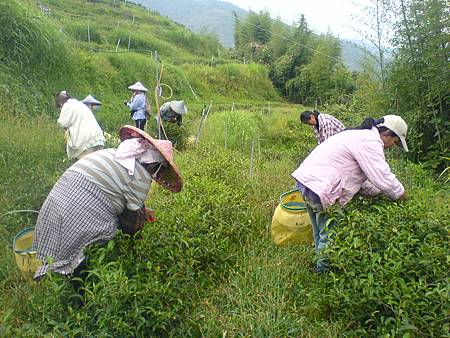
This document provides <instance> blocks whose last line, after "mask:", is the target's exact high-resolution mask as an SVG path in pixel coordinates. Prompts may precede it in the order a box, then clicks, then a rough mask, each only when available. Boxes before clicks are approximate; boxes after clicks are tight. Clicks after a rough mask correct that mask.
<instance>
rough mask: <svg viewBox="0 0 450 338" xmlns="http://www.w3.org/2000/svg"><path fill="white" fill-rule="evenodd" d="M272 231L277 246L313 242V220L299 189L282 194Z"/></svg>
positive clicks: (274, 215)
mask: <svg viewBox="0 0 450 338" xmlns="http://www.w3.org/2000/svg"><path fill="white" fill-rule="evenodd" d="M270 232H271V235H272V240H273V242H274V243H275V245H277V246H287V245H292V244H310V243H312V241H313V238H312V228H311V221H310V219H309V216H308V212H307V211H306V206H305V202H304V200H303V197H302V195H301V194H300V192H299V191H298V190H297V189H295V190H291V191H288V192H285V193H283V194H281V196H280V204H278V206H277V208H276V209H275V212H274V214H273V217H272V225H271V228H270Z"/></svg>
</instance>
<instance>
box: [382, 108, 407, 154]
mask: <svg viewBox="0 0 450 338" xmlns="http://www.w3.org/2000/svg"><path fill="white" fill-rule="evenodd" d="M383 119H384V122H382V123H380V124H377V127H386V128H388V129H389V130H392V131H393V132H394V133H395V135H397V136H398V138H399V139H400V141H401V142H402V148H403V149H404V150H405V151H408V146H407V144H406V133H407V132H408V125H407V124H406V122H405V121H404V120H403V119H402V118H401V117H400V116H398V115H385V116H383Z"/></svg>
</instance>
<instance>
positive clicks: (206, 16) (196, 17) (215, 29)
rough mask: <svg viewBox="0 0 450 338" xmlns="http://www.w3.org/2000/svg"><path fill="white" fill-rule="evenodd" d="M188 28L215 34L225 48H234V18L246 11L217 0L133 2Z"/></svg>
mask: <svg viewBox="0 0 450 338" xmlns="http://www.w3.org/2000/svg"><path fill="white" fill-rule="evenodd" d="M133 2H135V3H138V4H141V5H143V6H145V7H147V8H150V9H152V10H155V11H157V12H159V13H160V14H162V15H166V16H168V17H169V18H170V19H172V20H174V21H176V22H178V23H180V24H182V25H184V26H186V27H188V28H189V29H190V30H192V31H193V32H210V33H215V34H216V35H217V37H218V38H219V40H220V41H221V42H222V44H223V45H224V46H225V47H233V46H234V37H233V33H234V18H233V12H235V13H236V14H237V15H238V17H245V16H246V15H247V11H245V10H243V9H242V8H240V7H238V6H235V5H233V4H230V3H228V2H224V1H219V0H133Z"/></svg>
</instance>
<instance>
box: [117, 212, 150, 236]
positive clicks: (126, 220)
mask: <svg viewBox="0 0 450 338" xmlns="http://www.w3.org/2000/svg"><path fill="white" fill-rule="evenodd" d="M145 216H146V215H145V207H142V208H141V209H138V210H136V211H131V210H128V209H125V210H124V211H123V212H122V213H121V214H120V215H119V223H120V230H122V232H123V233H126V234H128V235H134V234H135V233H136V232H138V231H140V230H142V227H143V226H144V223H145Z"/></svg>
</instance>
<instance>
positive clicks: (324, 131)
mask: <svg viewBox="0 0 450 338" xmlns="http://www.w3.org/2000/svg"><path fill="white" fill-rule="evenodd" d="M312 128H313V132H314V135H315V136H316V139H317V143H319V144H320V143H322V142H323V141H325V140H326V139H327V138H329V137H331V136H333V135H334V134H337V133H339V132H341V131H342V130H344V129H345V127H344V125H343V124H342V122H341V121H339V120H338V119H337V118H335V117H334V116H331V115H328V114H323V113H320V114H319V116H318V120H317V128H316V127H315V126H313V127H312Z"/></svg>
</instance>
